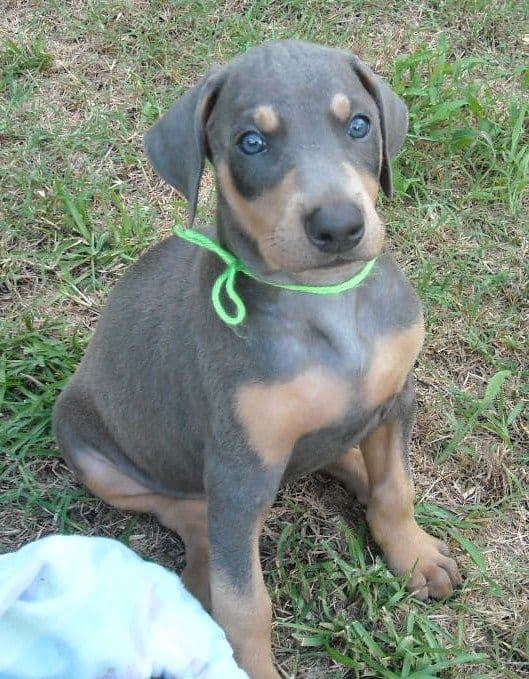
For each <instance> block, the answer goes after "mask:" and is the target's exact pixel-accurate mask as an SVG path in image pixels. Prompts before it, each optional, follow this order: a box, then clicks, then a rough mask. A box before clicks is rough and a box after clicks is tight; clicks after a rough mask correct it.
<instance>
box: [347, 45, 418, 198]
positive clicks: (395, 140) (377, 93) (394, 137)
mask: <svg viewBox="0 0 529 679" xmlns="http://www.w3.org/2000/svg"><path fill="white" fill-rule="evenodd" d="M350 59H351V64H352V66H353V70H354V72H355V73H356V75H357V76H358V77H359V78H360V81H361V82H362V85H363V86H364V87H365V88H366V90H367V91H368V92H369V94H370V95H371V96H372V97H373V99H374V100H375V103H376V105H377V106H378V111H379V115H380V129H381V132H382V167H381V168H380V186H381V187H382V189H383V190H384V193H385V194H386V196H388V198H391V195H392V193H393V180H392V177H391V159H392V158H394V156H395V155H396V153H397V151H398V150H399V149H400V147H401V146H402V144H403V143H404V139H405V138H406V133H407V131H408V109H407V108H406V104H405V103H404V102H403V101H402V99H401V98H400V97H398V96H397V95H396V94H395V92H393V90H392V89H391V87H390V86H389V85H388V84H387V83H386V82H385V80H383V79H382V78H380V77H379V76H378V75H376V74H375V73H373V71H372V70H371V69H370V68H369V67H368V66H366V65H365V64H364V62H363V61H361V60H360V59H359V58H358V57H357V56H356V55H355V54H352V55H350Z"/></svg>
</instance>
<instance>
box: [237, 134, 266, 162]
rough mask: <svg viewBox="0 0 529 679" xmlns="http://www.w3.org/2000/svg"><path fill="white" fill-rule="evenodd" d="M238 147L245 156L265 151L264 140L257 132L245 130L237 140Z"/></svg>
mask: <svg viewBox="0 0 529 679" xmlns="http://www.w3.org/2000/svg"><path fill="white" fill-rule="evenodd" d="M237 144H238V146H239V148H240V149H241V151H242V152H243V153H246V155H247V156H254V155H255V154H256V153H262V152H263V151H266V142H265V140H264V139H263V137H261V135H260V134H259V132H245V133H244V134H243V135H242V137H241V138H240V139H239V141H238V142H237Z"/></svg>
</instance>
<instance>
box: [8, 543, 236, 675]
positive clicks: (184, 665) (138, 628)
mask: <svg viewBox="0 0 529 679" xmlns="http://www.w3.org/2000/svg"><path fill="white" fill-rule="evenodd" d="M151 677H163V678H164V679H191V678H192V677H200V678H201V679H206V678H207V679H244V678H246V679H247V675H246V673H245V672H243V671H242V670H241V669H239V667H237V665H236V664H235V661H234V659H233V655H232V649H231V647H230V645H229V644H228V642H227V640H226V637H225V636H224V632H223V631H222V630H221V628H220V627H219V626H218V625H217V624H216V623H215V622H214V621H213V619H212V618H211V617H210V616H209V615H208V614H207V613H206V611H205V610H204V609H203V608H202V606H201V605H200V603H199V602H198V601H197V600H196V599H195V598H194V597H193V596H192V595H191V594H190V593H189V592H188V591H187V590H186V589H185V588H184V586H183V584H182V583H181V581H180V578H179V577H178V576H177V575H175V574H174V573H171V572H169V571H168V570H166V569H165V568H162V566H158V565H156V564H154V563H149V562H146V561H143V560H142V559H141V558H140V557H139V556H137V555H136V554H135V553H134V552H133V551H131V550H130V549H128V548H127V547H125V546H124V545H122V544H121V543H120V542H117V541H115V540H110V539H107V538H99V537H81V536H60V535H57V536H52V537H47V538H43V539H42V540H37V541H36V542H32V543H30V544H28V545H25V546H24V547H22V548H21V549H19V550H18V551H17V552H13V553H10V554H4V555H3V556H0V678H1V679H150V678H151Z"/></svg>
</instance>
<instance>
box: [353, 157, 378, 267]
mask: <svg viewBox="0 0 529 679" xmlns="http://www.w3.org/2000/svg"><path fill="white" fill-rule="evenodd" d="M342 167H343V169H344V172H345V175H346V181H345V185H346V188H347V191H348V194H349V196H350V197H351V198H352V200H354V201H355V203H356V204H357V205H358V206H359V207H360V209H361V210H362V214H363V215H364V226H365V234H364V237H363V238H362V240H361V241H360V244H359V245H358V246H357V248H356V251H355V252H356V256H357V257H358V258H359V259H372V258H373V257H376V256H377V255H379V254H380V251H381V250H382V246H383V245H384V238H385V235H386V231H385V228H384V223H383V221H382V220H381V219H380V217H379V216H378V214H377V211H376V209H375V201H376V197H377V194H378V191H379V188H380V186H379V183H378V181H377V180H376V179H375V178H374V177H372V176H371V175H370V174H368V173H367V172H365V171H362V170H357V169H356V168H354V167H353V166H352V165H351V164H350V163H343V165H342Z"/></svg>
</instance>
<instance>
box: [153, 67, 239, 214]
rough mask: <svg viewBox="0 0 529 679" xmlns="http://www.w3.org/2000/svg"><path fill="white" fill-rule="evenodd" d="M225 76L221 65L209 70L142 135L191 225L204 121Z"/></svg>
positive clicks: (203, 153)
mask: <svg viewBox="0 0 529 679" xmlns="http://www.w3.org/2000/svg"><path fill="white" fill-rule="evenodd" d="M225 78H226V70H225V69H224V68H221V67H218V68H215V69H214V70H212V71H210V72H209V73H208V74H207V75H206V76H204V78H202V80H201V81H200V82H199V83H198V85H197V86H196V87H194V88H193V89H192V90H190V91H189V92H186V94H184V96H183V97H181V98H180V99H179V100H178V101H177V102H176V104H175V105H174V106H173V107H172V108H170V109H169V110H168V111H167V113H166V114H165V115H164V116H163V117H162V118H160V120H158V122H157V123H155V124H154V126H153V127H151V129H150V130H149V131H148V132H147V134H146V135H145V142H144V143H145V150H146V152H147V155H148V157H149V160H150V161H151V164H152V165H153V167H154V169H155V170H156V172H157V173H158V174H159V175H160V176H161V177H163V179H165V181H166V182H168V183H169V184H171V186H174V188H175V189H177V190H178V192H179V193H181V194H182V195H183V196H185V198H187V200H188V201H189V223H190V224H192V223H193V219H194V217H195V211H196V207H197V200H198V190H199V187H200V179H201V177H202V172H203V171H204V161H205V157H206V153H208V149H207V141H206V123H207V120H208V118H209V116H210V114H211V111H212V109H213V106H214V105H215V101H216V99H217V96H218V94H219V91H220V89H221V87H222V85H223V83H224V80H225Z"/></svg>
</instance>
